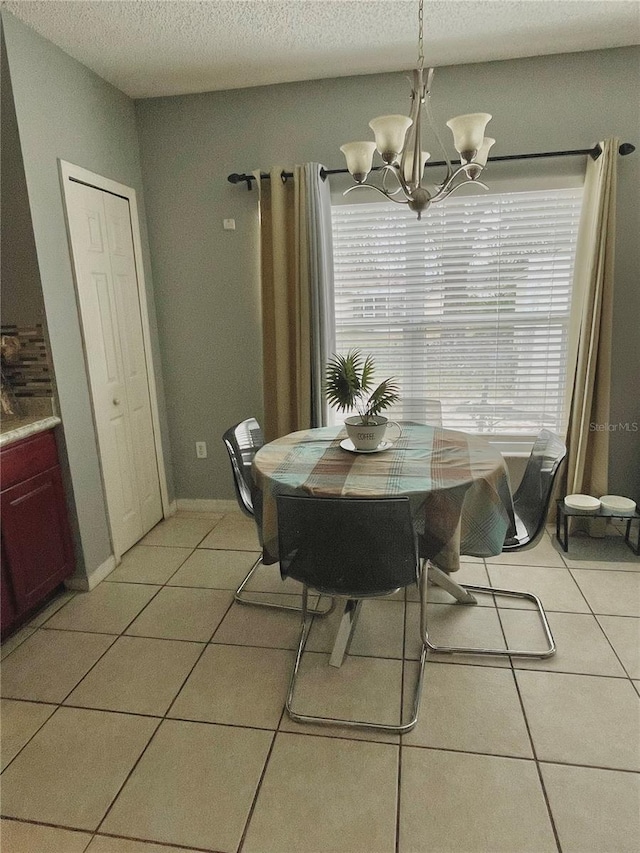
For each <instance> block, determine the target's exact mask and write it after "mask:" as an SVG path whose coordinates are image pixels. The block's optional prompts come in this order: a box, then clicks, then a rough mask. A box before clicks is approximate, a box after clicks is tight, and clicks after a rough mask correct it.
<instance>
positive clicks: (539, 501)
mask: <svg viewBox="0 0 640 853" xmlns="http://www.w3.org/2000/svg"><path fill="white" fill-rule="evenodd" d="M566 455H567V448H566V446H565V444H564V442H563V441H562V439H561V438H560V437H559V436H557V435H554V433H552V432H549V430H547V429H543V430H541V431H540V433H539V434H538V437H537V438H536V440H535V443H534V445H533V448H532V450H531V455H530V456H529V461H528V462H527V467H526V468H525V472H524V476H523V477H522V481H521V483H520V485H519V486H518V488H517V489H516V491H515V494H514V496H513V508H514V511H515V514H516V523H517V527H518V530H517V534H516V537H515V538H514V539H513V540H509V541H507V542H505V545H504V548H503V551H514V550H517V549H518V548H524V547H531V546H532V545H534V544H535V542H537V541H538V539H539V538H540V536H542V533H543V531H544V525H545V521H546V518H547V512H548V510H549V503H550V501H551V497H552V495H553V486H554V483H555V480H556V477H557V476H558V472H559V471H560V466H561V464H562V461H563V460H564V458H565V456H566Z"/></svg>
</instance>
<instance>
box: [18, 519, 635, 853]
mask: <svg viewBox="0 0 640 853" xmlns="http://www.w3.org/2000/svg"><path fill="white" fill-rule="evenodd" d="M257 552H258V543H257V539H256V536H255V532H254V530H253V528H252V525H251V523H250V521H249V520H247V519H245V518H244V517H243V516H241V515H240V514H239V513H228V514H226V515H213V514H210V515H204V514H203V515H198V514H187V513H179V514H178V515H176V516H175V517H173V518H171V519H169V520H167V521H165V522H162V523H161V524H159V525H158V526H157V527H156V528H155V529H154V530H153V531H151V533H149V534H148V536H147V537H146V538H145V539H144V540H143V541H142V542H141V543H140V544H139V545H137V546H136V547H135V548H133V549H132V550H131V551H130V552H129V553H128V554H126V555H125V557H124V559H123V561H122V563H121V565H120V566H119V567H118V568H117V569H116V570H115V571H114V572H113V573H112V574H111V575H110V576H109V577H108V578H107V580H106V581H105V582H103V583H102V584H100V585H99V586H98V587H97V588H96V589H95V590H94V591H93V592H90V593H77V594H74V593H70V592H69V593H65V594H63V595H60V596H59V597H58V598H57V599H56V600H55V601H53V602H52V603H51V604H50V605H49V606H47V607H46V608H45V609H44V610H43V612H41V613H39V614H38V615H37V616H36V617H35V618H34V619H33V620H32V621H31V623H30V624H29V625H27V626H26V627H24V628H23V629H22V630H21V631H19V632H18V633H17V634H16V635H14V636H13V637H12V638H10V639H9V640H8V641H7V642H6V643H5V644H4V646H3V647H2V655H3V678H2V767H3V775H2V815H3V820H2V850H3V853H76V851H77V853H81V851H85V852H86V853H170V851H174V853H175V851H176V850H178V851H179V850H202V851H216V853H223V851H224V853H236V851H238V853H299V851H305V853H332V851H341V853H422V851H425V852H426V851H428V853H444V851H458V853H497V851H505V853H524V851H530V853H545V851H561V853H587V851H594V853H625V851H632V850H633V851H637V849H638V839H639V838H640V785H639V782H640V773H639V771H640V697H639V693H640V560H639V559H638V558H636V557H634V556H633V554H632V553H631V551H630V550H629V549H628V548H627V547H626V546H625V545H624V543H623V542H622V541H621V539H620V538H619V537H608V538H607V539H605V540H593V539H588V538H586V537H582V538H581V537H579V536H576V537H574V538H572V539H571V540H570V550H569V553H568V554H563V553H562V552H561V551H560V550H559V549H558V546H557V544H556V543H555V540H554V539H553V536H552V533H551V530H549V531H548V532H547V533H546V534H545V537H544V539H543V541H542V542H541V543H540V544H539V545H538V546H537V547H536V548H535V549H534V550H532V551H529V552H524V553H522V554H521V555H510V556H509V557H505V556H500V557H496V558H493V559H488V560H486V561H485V560H478V559H474V560H469V561H468V562H465V563H464V565H463V567H462V569H461V572H460V575H459V577H460V579H461V580H464V579H466V580H468V581H469V582H474V581H476V582H478V581H479V580H480V581H481V580H484V581H485V582H487V580H488V579H490V580H491V582H492V583H493V584H494V585H498V586H499V585H512V586H513V587H516V588H518V587H519V588H525V589H531V590H532V591H535V592H536V593H537V594H538V595H539V596H540V597H541V599H542V601H543V603H544V604H545V606H546V608H547V611H548V613H549V621H550V624H551V626H552V629H553V631H554V633H555V636H556V640H557V645H558V653H557V655H556V656H555V657H554V658H552V659H550V660H546V661H540V660H533V661H531V660H530V661H527V660H522V659H520V660H513V661H510V660H509V659H495V658H470V657H466V658H465V657H460V656H448V657H446V656H443V655H439V656H438V655H434V656H432V657H431V658H430V660H429V662H428V664H427V670H426V679H425V686H424V693H423V698H422V708H421V715H420V720H419V723H418V725H417V726H416V728H415V729H414V731H413V732H411V733H410V734H409V735H406V736H404V737H402V738H400V737H398V736H394V735H390V736H385V735H380V734H375V733H371V732H370V731H369V732H368V731H366V730H361V731H356V732H354V731H349V730H345V729H327V728H317V727H311V726H301V725H298V724H296V723H293V722H292V721H291V720H289V719H288V718H287V716H286V715H285V714H284V713H283V704H284V697H285V692H286V687H287V682H288V677H289V671H290V667H291V663H292V659H293V651H292V650H293V648H294V647H295V645H296V641H297V634H298V617H297V616H296V615H295V614H291V613H285V612H281V611H269V610H266V609H256V608H251V607H242V606H239V605H238V604H233V603H232V600H233V598H232V591H233V589H234V588H235V586H236V585H237V584H238V583H239V581H240V580H241V578H242V577H243V576H244V574H245V573H246V571H247V569H248V568H249V567H250V566H251V564H252V562H253V560H254V559H255V556H256V555H257ZM253 590H254V591H255V594H256V596H258V597H261V598H262V599H268V598H269V597H273V596H283V595H285V596H291V595H294V594H295V592H296V589H295V584H294V583H293V582H291V581H287V582H286V583H285V584H284V585H283V584H282V583H281V581H280V579H279V576H278V574H277V571H276V570H275V569H274V568H273V567H271V568H264V569H263V570H261V574H260V577H259V578H258V579H257V580H256V582H255V583H254V584H253ZM406 598H407V600H406V602H405V601H404V597H403V596H396V597H395V598H392V599H388V600H385V601H376V602H367V603H366V604H365V608H364V610H363V614H362V618H361V620H360V623H359V625H358V630H357V634H356V637H355V639H354V642H353V645H352V649H351V655H350V657H349V658H348V659H347V661H346V662H345V664H344V666H343V667H342V669H340V670H334V669H331V668H329V667H327V666H326V661H327V656H328V651H329V649H330V646H331V636H332V630H333V628H334V624H333V623H334V618H333V617H329V619H327V620H324V621H320V620H316V623H315V624H314V626H313V628H312V631H311V634H310V637H309V641H308V656H307V657H306V660H305V664H304V671H303V675H302V678H303V680H302V682H301V689H300V697H299V698H300V702H301V703H303V704H304V706H305V708H306V707H307V706H308V709H309V710H314V711H321V712H322V710H324V712H325V713H326V712H330V713H347V714H348V713H356V714H358V713H367V712H369V713H370V714H371V715H372V716H373V717H374V718H375V719H379V720H382V721H389V720H393V719H394V718H395V717H397V715H398V714H399V705H400V695H401V686H402V684H403V679H404V681H405V684H406V689H405V693H409V692H410V684H409V679H410V678H411V677H412V676H413V674H414V670H415V667H416V666H417V664H416V663H413V660H415V659H417V657H418V652H419V643H418V640H417V636H418V635H417V624H416V618H417V611H418V604H417V603H416V596H415V594H414V593H413V592H411V593H409V594H408V595H407V596H406ZM430 599H431V603H430V605H429V626H430V632H431V634H432V636H433V638H434V641H436V642H437V641H441V642H442V643H447V642H450V641H452V640H454V638H455V640H454V641H455V642H457V643H471V644H478V643H479V644H486V643H491V644H495V643H499V644H503V642H504V641H503V633H504V635H505V636H506V637H507V638H508V639H509V640H511V641H512V642H514V641H518V642H521V643H522V642H528V643H531V644H535V643H537V642H539V641H541V636H540V631H539V628H538V625H537V623H536V619H535V618H534V617H535V614H534V613H532V612H531V611H530V609H528V607H527V605H526V603H520V602H515V603H514V601H513V600H511V601H508V602H500V606H499V607H496V605H495V602H494V601H493V600H492V599H491V598H488V597H487V598H486V599H485V600H483V601H482V602H481V606H479V607H463V606H461V605H458V604H454V603H450V600H448V598H447V596H446V594H444V593H443V592H442V591H441V590H437V589H433V590H432V591H431V593H430ZM282 600H285V599H282ZM287 600H291V599H290V598H289V599H287ZM403 646H404V647H405V649H406V656H407V658H408V659H409V661H408V663H407V665H406V667H405V668H404V670H403V666H402V662H401V659H402V654H403Z"/></svg>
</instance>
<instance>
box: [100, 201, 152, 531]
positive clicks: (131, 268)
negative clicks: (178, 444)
mask: <svg viewBox="0 0 640 853" xmlns="http://www.w3.org/2000/svg"><path fill="white" fill-rule="evenodd" d="M104 202H105V211H106V218H107V223H108V237H109V245H110V246H113V247H114V249H113V252H112V254H111V266H112V269H113V281H114V295H115V299H116V305H117V312H118V319H119V321H120V322H119V333H120V347H121V352H122V368H123V371H124V382H125V387H126V393H127V406H128V411H129V418H130V423H131V427H132V429H131V436H132V442H133V448H134V462H135V466H136V484H137V489H138V500H139V503H140V513H141V519H142V526H143V529H144V531H145V533H146V532H147V531H148V530H150V529H151V527H153V525H154V524H156V523H157V521H158V520H159V519H160V518H161V517H162V502H161V498H160V488H159V481H158V468H157V460H156V452H155V442H154V434H153V421H152V417H151V402H150V400H149V383H148V378H147V367H146V360H145V353H144V338H143V334H142V318H141V315H140V302H139V297H138V284H137V276H136V265H135V255H134V250H133V239H132V236H131V214H130V211H129V203H128V202H127V200H126V199H123V198H119V197H118V196H114V195H109V194H106V193H105V195H104Z"/></svg>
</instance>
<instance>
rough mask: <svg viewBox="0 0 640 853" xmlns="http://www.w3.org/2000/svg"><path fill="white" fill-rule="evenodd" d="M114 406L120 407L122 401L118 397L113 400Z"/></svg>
mask: <svg viewBox="0 0 640 853" xmlns="http://www.w3.org/2000/svg"><path fill="white" fill-rule="evenodd" d="M113 405H114V406H119V405H120V400H119V399H118V398H117V397H114V398H113Z"/></svg>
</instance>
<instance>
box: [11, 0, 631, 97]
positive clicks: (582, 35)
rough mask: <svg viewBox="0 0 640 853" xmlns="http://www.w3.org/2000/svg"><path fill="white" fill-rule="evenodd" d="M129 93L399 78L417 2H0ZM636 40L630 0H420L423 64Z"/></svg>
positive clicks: (410, 50)
mask: <svg viewBox="0 0 640 853" xmlns="http://www.w3.org/2000/svg"><path fill="white" fill-rule="evenodd" d="M2 5H3V6H4V7H5V8H6V9H8V10H9V11H10V12H12V13H13V14H14V15H16V17H18V18H20V19H21V20H22V21H24V22H25V23H27V24H28V25H29V26H31V27H33V29H35V30H36V31H37V32H39V33H40V34H41V35H43V36H45V37H46V38H47V39H49V40H50V41H52V42H53V43H54V44H56V45H58V46H59V47H61V48H62V49H63V50H64V51H66V52H67V53H68V54H70V55H71V56H73V57H74V58H75V59H77V60H79V61H80V62H82V63H83V64H84V65H86V66H88V67H89V68H91V69H93V70H94V71H95V72H96V73H97V74H99V75H100V76H101V77H103V78H104V79H105V80H108V81H109V82H110V83H113V85H115V86H117V87H118V88H119V89H121V90H122V91H123V92H126V93H127V94H128V95H130V96H132V97H134V98H144V97H152V96H157V95H176V94H185V93H189V92H205V91H212V90H216V89H235V88H239V87H245V86H261V85H266V84H269V83H281V82H288V81H293V80H310V79H317V78H322V77H338V76H345V75H351V74H373V73H376V72H381V71H400V70H404V69H407V68H410V67H411V66H412V65H414V63H415V57H416V44H417V8H418V3H417V0H384V2H381V1H380V0H282V2H281V0H204V2H192V0H162V2H157V0H126V2H114V0H71V2H69V0H64V2H59V0H28V2H25V0H7V2H4V3H3V4H2ZM638 43H640V3H639V2H638V0H620V1H619V0H602V2H601V1H600V0H426V3H425V55H426V63H427V64H429V65H435V66H438V65H457V64H461V63H469V62H483V61H487V60H493V59H511V58H515V57H522V56H534V55H545V54H551V53H565V52H573V51H581V50H594V49H598V48H606V47H619V46H622V45H630V44H638Z"/></svg>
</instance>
